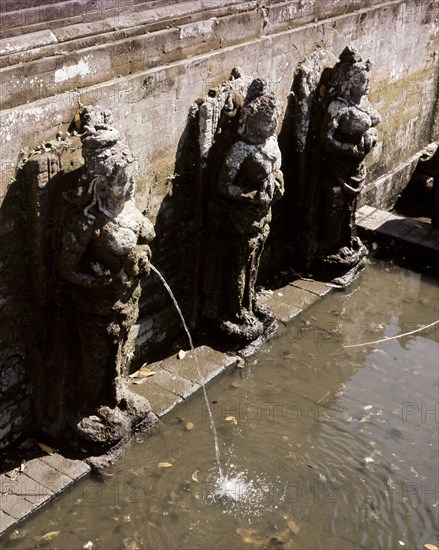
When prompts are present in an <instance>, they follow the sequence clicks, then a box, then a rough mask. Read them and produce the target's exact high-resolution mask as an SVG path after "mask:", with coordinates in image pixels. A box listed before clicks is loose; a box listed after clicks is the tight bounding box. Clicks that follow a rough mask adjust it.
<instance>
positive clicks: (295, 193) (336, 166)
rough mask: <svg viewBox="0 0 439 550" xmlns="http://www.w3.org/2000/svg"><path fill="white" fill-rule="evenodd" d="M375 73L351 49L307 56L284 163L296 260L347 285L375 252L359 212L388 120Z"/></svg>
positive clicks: (290, 113)
mask: <svg viewBox="0 0 439 550" xmlns="http://www.w3.org/2000/svg"><path fill="white" fill-rule="evenodd" d="M369 70H370V62H369V61H366V62H363V61H362V60H361V57H360V55H359V54H358V53H357V52H356V51H355V50H354V49H352V48H350V47H346V48H345V49H344V51H343V52H342V54H341V55H340V57H339V59H338V60H337V59H336V58H335V56H334V55H333V54H332V53H331V52H329V51H326V50H320V49H319V50H317V51H315V52H313V53H312V54H311V55H310V56H307V58H306V59H305V60H304V61H303V62H302V63H300V64H299V66H298V67H297V69H296V73H295V77H294V81H293V86H292V92H291V95H290V104H289V106H288V108H287V113H286V117H285V121H284V127H285V128H287V127H288V124H286V123H285V122H287V123H289V127H290V128H291V131H290V132H289V133H288V131H284V132H283V134H282V138H283V139H284V141H283V142H282V146H283V147H284V148H287V147H288V148H289V149H290V152H291V154H290V155H289V156H288V157H286V158H285V162H284V164H283V170H284V173H285V174H286V178H288V181H289V182H290V185H289V186H288V188H287V192H286V197H285V199H286V205H287V210H288V213H289V226H290V237H289V246H290V262H291V264H292V266H293V267H295V268H298V270H299V272H302V273H306V274H311V275H313V276H314V277H319V278H321V279H325V280H332V281H333V282H334V283H336V284H340V285H342V286H344V285H346V284H348V283H349V281H350V280H351V279H352V278H353V277H355V275H356V273H357V272H358V270H359V268H361V266H362V259H363V257H364V255H365V254H366V253H367V250H366V248H365V246H363V244H362V243H361V241H360V240H359V239H358V238H357V235H356V227H355V210H356V205H357V197H358V195H359V193H360V192H361V189H362V188H363V186H364V182H365V176H366V168H365V157H366V155H367V154H368V153H369V152H370V151H371V150H372V148H373V147H374V146H375V144H376V142H377V132H376V129H375V126H376V125H377V124H378V123H379V122H380V115H379V114H378V113H377V111H376V110H375V109H374V108H373V107H372V106H371V104H370V102H369V100H368V97H367V93H368V91H369V79H368V73H369ZM285 136H287V137H286V141H285ZM291 137H292V139H291Z"/></svg>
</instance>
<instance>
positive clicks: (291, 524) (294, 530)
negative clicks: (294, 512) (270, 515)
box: [287, 519, 300, 535]
mask: <svg viewBox="0 0 439 550" xmlns="http://www.w3.org/2000/svg"><path fill="white" fill-rule="evenodd" d="M287 526H288V529H289V530H290V531H291V532H292V533H293V535H297V533H298V532H299V531H300V527H299V526H298V525H297V523H296V522H295V521H293V520H292V519H290V520H289V521H287Z"/></svg>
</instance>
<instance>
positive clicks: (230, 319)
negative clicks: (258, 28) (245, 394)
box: [203, 79, 283, 342]
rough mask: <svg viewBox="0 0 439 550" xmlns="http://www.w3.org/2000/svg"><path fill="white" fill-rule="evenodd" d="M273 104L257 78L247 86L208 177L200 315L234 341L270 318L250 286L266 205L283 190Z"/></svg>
mask: <svg viewBox="0 0 439 550" xmlns="http://www.w3.org/2000/svg"><path fill="white" fill-rule="evenodd" d="M279 107H280V106H279V102H278V101H277V100H276V98H275V97H273V96H272V95H270V94H268V93H267V92H266V91H265V87H264V83H263V81H261V80H259V79H257V80H255V81H253V83H252V84H250V86H249V88H248V93H247V96H246V97H245V99H244V101H243V104H242V107H241V112H240V118H239V125H238V136H237V141H236V142H235V143H234V144H233V145H232V147H231V148H230V149H229V151H228V152H227V154H226V157H225V160H224V161H223V163H222V167H221V168H220V171H219V176H217V178H216V179H215V180H213V181H214V183H213V187H212V190H211V196H210V199H209V206H208V217H209V239H208V246H207V251H206V264H205V277H204V285H203V286H204V304H203V315H204V317H205V318H207V319H209V320H210V321H211V322H212V323H213V324H215V325H216V326H217V328H219V329H220V330H221V332H222V333H223V334H226V335H228V336H231V337H234V338H235V339H237V340H240V341H247V342H249V341H254V340H255V339H257V338H258V337H259V336H261V334H262V333H263V332H264V328H265V326H266V325H267V324H271V322H272V321H273V316H272V314H271V312H270V311H269V310H268V309H267V308H265V307H263V306H262V305H261V304H259V303H258V301H257V297H256V291H255V285H256V279H257V275H258V268H259V262H260V258H261V254H262V251H263V248H264V244H265V241H266V239H267V236H268V233H269V231H270V226H269V224H270V221H271V205H272V203H273V202H274V201H275V200H277V199H278V198H279V197H281V196H282V194H283V176H282V172H281V171H280V167H281V155H280V150H279V147H278V144H277V138H276V135H275V132H276V127H277V122H278V116H279Z"/></svg>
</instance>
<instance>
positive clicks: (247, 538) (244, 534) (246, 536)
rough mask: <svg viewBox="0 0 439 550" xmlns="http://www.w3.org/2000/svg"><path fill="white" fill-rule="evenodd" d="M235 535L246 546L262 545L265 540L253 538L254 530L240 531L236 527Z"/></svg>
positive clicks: (255, 533)
mask: <svg viewBox="0 0 439 550" xmlns="http://www.w3.org/2000/svg"><path fill="white" fill-rule="evenodd" d="M236 534H237V535H239V536H240V537H241V538H242V540H243V542H245V543H247V544H264V543H266V542H267V541H266V539H262V538H261V537H258V536H255V535H257V531H255V530H254V529H241V528H240V527H238V528H237V529H236Z"/></svg>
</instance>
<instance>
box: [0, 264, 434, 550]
mask: <svg viewBox="0 0 439 550" xmlns="http://www.w3.org/2000/svg"><path fill="white" fill-rule="evenodd" d="M438 313H439V312H438V286H437V284H436V283H435V282H434V281H432V280H430V279H428V278H427V277H422V276H420V275H419V274H415V273H412V272H409V271H406V270H404V269H400V268H397V267H394V266H392V265H389V264H384V263H377V264H376V265H372V266H369V267H368V269H367V270H366V271H365V272H364V274H363V275H362V277H361V279H360V280H358V281H357V282H356V283H355V285H354V286H351V287H350V288H349V289H348V290H346V291H334V292H333V293H332V294H330V295H329V296H327V297H325V298H324V299H322V300H321V301H320V302H319V303H317V304H316V305H315V306H313V307H312V308H310V309H308V310H307V311H306V312H304V314H303V315H302V317H301V318H299V319H296V321H295V322H293V323H292V324H291V325H289V326H286V327H283V330H282V331H281V335H280V336H279V338H276V339H275V340H273V341H271V342H270V343H268V344H267V345H266V346H265V347H264V348H263V349H262V350H261V351H260V353H258V355H257V356H255V357H253V358H250V360H249V364H247V366H246V368H245V369H235V370H233V371H230V372H227V373H226V374H225V375H223V376H222V378H220V379H219V380H217V381H215V382H214V383H213V384H211V385H210V386H209V387H208V395H209V399H210V403H211V409H212V414H213V416H214V418H215V422H216V424H217V430H218V439H219V442H220V450H221V456H222V457H223V462H224V468H223V469H224V477H222V478H221V477H219V476H218V471H217V469H216V468H215V453H214V450H213V448H212V439H211V437H212V436H211V432H210V429H209V415H208V411H207V409H206V404H205V403H204V401H203V398H202V396H201V395H197V396H194V397H193V398H191V399H190V400H189V401H188V402H186V403H185V404H184V405H182V406H180V407H179V408H178V409H177V411H176V412H175V413H174V414H172V413H171V415H170V416H169V417H168V418H166V419H165V420H164V422H162V423H161V424H160V426H158V428H157V429H156V430H155V432H154V434H153V435H151V436H147V437H145V436H143V437H139V438H138V440H137V441H133V444H132V445H131V448H130V449H129V452H128V453H127V454H126V455H125V456H124V457H123V459H122V460H121V461H120V462H119V463H118V464H117V465H116V466H115V467H113V468H112V469H111V470H109V471H107V472H106V473H105V476H106V477H105V478H104V481H100V482H99V481H93V480H87V481H85V482H84V483H81V484H78V485H77V486H75V487H74V488H73V489H72V490H70V491H69V492H68V493H67V494H66V495H65V496H63V497H62V498H60V499H59V500H58V501H57V502H55V503H54V504H53V505H52V506H51V507H50V508H46V509H45V510H44V511H43V512H42V513H41V514H39V515H38V516H36V517H34V518H33V519H31V520H30V521H28V522H27V523H25V524H24V525H23V527H22V528H20V529H19V531H18V533H16V534H15V540H12V541H11V540H4V541H2V543H0V546H1V547H15V548H30V547H38V546H44V547H47V548H63V549H73V548H75V549H76V548H82V547H83V546H84V544H87V543H88V542H89V541H90V542H91V543H92V544H93V548H105V549H112V548H115V549H116V548H132V549H134V548H153V549H154V550H155V549H174V548H182V549H189V548H190V549H201V548H203V549H204V548H218V549H225V548H228V549H229V548H230V549H234V548H236V549H238V548H239V549H242V548H249V549H251V548H274V549H281V548H283V549H285V550H288V549H289V548H296V549H316V548H325V549H332V548H333V549H337V550H340V549H343V550H344V549H350V548H352V549H358V548H364V549H370V548H382V549H390V548H392V549H393V548H404V547H405V548H421V547H422V546H423V545H424V544H425V543H431V544H436V545H439V541H438V538H437V522H438V502H437V498H438V485H437V484H438V473H437V472H438V466H439V464H438V433H437V432H438V418H437V415H438V414H439V411H438V409H437V407H438V405H437V400H438V399H437V395H438V345H437V344H438V330H437V326H436V327H434V328H435V329H436V330H431V331H428V332H425V333H424V332H421V333H419V334H416V335H410V336H407V337H406V338H402V339H397V340H390V341H388V342H383V343H380V344H378V345H376V346H363V347H357V348H344V347H343V346H346V345H350V344H357V343H362V342H368V341H373V340H380V339H382V338H385V337H390V336H395V335H397V334H401V333H402V332H408V331H410V330H413V329H414V328H416V327H417V326H418V325H419V324H420V325H428V324H430V323H432V322H434V321H435V320H436V319H438ZM187 422H191V423H193V429H191V430H187V429H186V428H185V426H186V425H187ZM142 439H144V441H142ZM160 463H167V464H170V465H171V466H168V467H161V466H160ZM58 530H59V531H60V534H59V535H58V536H57V537H55V538H54V539H53V540H51V541H49V542H44V541H43V540H41V539H40V538H39V537H41V536H42V535H44V534H45V533H47V532H50V531H58Z"/></svg>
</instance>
